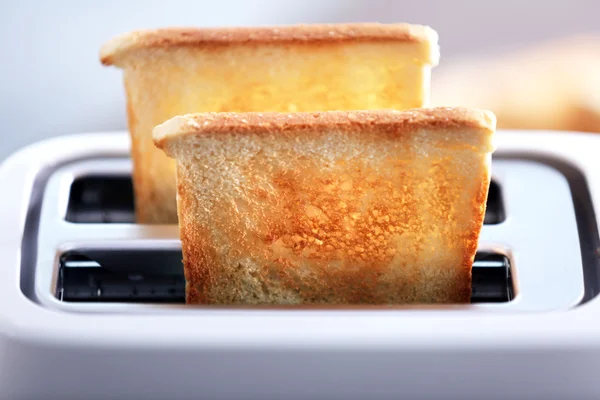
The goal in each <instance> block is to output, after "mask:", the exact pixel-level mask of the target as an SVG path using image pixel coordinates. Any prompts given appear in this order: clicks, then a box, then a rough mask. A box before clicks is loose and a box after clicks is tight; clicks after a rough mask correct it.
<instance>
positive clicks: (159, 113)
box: [101, 24, 439, 223]
mask: <svg viewBox="0 0 600 400" xmlns="http://www.w3.org/2000/svg"><path fill="white" fill-rule="evenodd" d="M438 58H439V52H438V45H437V34H436V33H435V31H433V30H432V29H430V28H428V27H423V26H418V25H408V24H393V25H381V24H348V25H308V26H282V27H268V28H235V29H234V28H226V29H212V28H211V29H193V28H180V29H158V30H150V31H141V32H133V33H130V34H126V35H123V36H119V37H117V38H115V39H113V40H111V41H110V42H108V43H107V44H106V45H105V46H104V47H103V48H102V50H101V61H102V63H104V64H106V65H116V66H118V67H120V68H122V69H123V70H124V80H125V88H126V93H127V102H128V106H127V112H128V120H129V130H130V133H131V137H132V158H133V162H134V172H133V176H134V186H135V193H136V213H137V219H138V221H139V222H140V223H176V222H177V214H176V203H175V191H176V190H175V172H174V169H175V168H174V163H173V162H172V161H171V160H169V159H167V158H166V157H165V156H164V154H162V153H161V152H159V151H157V150H156V149H155V148H154V146H153V145H152V129H153V128H154V127H155V126H156V125H157V124H159V123H162V122H164V121H166V120H167V119H169V118H171V117H174V116H176V115H180V114H185V113H192V112H248V111H258V112H262V111H280V112H296V111H299V112H300V111H328V110H352V109H378V108H396V109H404V108H416V107H422V106H424V105H426V104H427V102H428V100H429V92H430V91H429V80H430V69H431V67H432V66H433V65H437V63H438Z"/></svg>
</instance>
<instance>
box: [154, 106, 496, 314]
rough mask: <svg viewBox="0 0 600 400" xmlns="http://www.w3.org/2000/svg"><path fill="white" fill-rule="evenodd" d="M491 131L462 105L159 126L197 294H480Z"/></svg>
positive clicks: (373, 297)
mask: <svg viewBox="0 0 600 400" xmlns="http://www.w3.org/2000/svg"><path fill="white" fill-rule="evenodd" d="M494 131H495V116H494V115H493V114H491V113H489V112H487V111H481V110H473V109H461V108H454V109H450V108H448V109H447V108H439V109H417V110H408V111H395V110H389V111H385V110H379V111H357V112H336V111H331V112H318V113H293V114H286V113H199V114H192V115H186V116H179V117H175V118H173V119H171V120H169V121H166V122H165V123H163V124H161V125H159V126H157V127H156V128H155V130H154V141H155V144H156V146H157V147H159V148H161V149H162V150H163V151H164V152H165V153H166V154H167V155H168V156H170V157H172V158H174V159H175V160H177V182H178V211H179V225H180V238H181V241H182V247H183V257H184V265H185V276H186V280H187V291H186V294H187V302H188V303H190V304H311V303H312V304H315V303H316V304H406V303H466V302H469V300H470V296H471V268H472V263H473V259H474V256H475V253H476V249H477V244H478V238H479V233H480V230H481V227H482V224H483V218H484V214H485V207H486V200H487V194H488V188H489V182H490V162H491V153H492V152H493V150H494V148H493V144H492V138H493V133H494Z"/></svg>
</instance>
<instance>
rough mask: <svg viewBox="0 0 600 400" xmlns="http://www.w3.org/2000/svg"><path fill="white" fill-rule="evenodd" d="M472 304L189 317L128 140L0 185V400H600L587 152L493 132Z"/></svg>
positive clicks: (177, 263) (597, 171) (562, 138)
mask: <svg viewBox="0 0 600 400" xmlns="http://www.w3.org/2000/svg"><path fill="white" fill-rule="evenodd" d="M496 141H497V145H498V150H497V151H496V153H495V154H494V158H493V166H492V168H493V183H492V185H491V188H490V195H489V199H488V208H487V214H486V220H485V224H484V227H483V230H482V233H481V238H480V246H479V251H478V254H477V257H476V260H475V263H474V265H473V295H472V304H469V305H449V306H419V307H414V306H410V307H409V306H385V307H358V306H356V307H354V306H352V307H350V306H345V307H298V308H293V307H286V308H280V307H258V308H252V307H209V306H207V307H198V306H186V305H185V304H184V302H185V293H184V292H185V289H184V288H185V281H184V278H183V267H182V264H181V247H180V242H179V240H178V228H177V226H146V225H138V224H135V223H134V222H133V202H134V198H133V194H132V188H131V176H130V174H131V162H130V159H129V145H130V143H129V138H128V135H127V133H126V132H109V133H89V134H81V135H75V136H65V137H61V138H55V139H50V140H47V141H44V142H41V143H37V144H34V145H32V146H29V147H28V148H26V149H24V150H22V151H20V152H18V153H16V154H15V155H13V156H12V157H11V158H9V159H8V160H7V161H5V162H4V163H3V165H2V166H1V167H0V185H1V187H3V188H4V189H3V194H2V203H1V204H2V207H0V226H1V227H2V229H0V251H1V254H2V255H3V257H4V262H3V265H2V267H1V268H0V299H1V301H0V398H1V399H50V398H57V399H58V398H60V399H95V398H110V399H117V398H119V399H132V398H139V399H165V398H170V399H261V400H267V399H344V400H351V399H413V400H414V399H445V400H449V399H462V400H467V399H486V400H492V399H508V398H511V399H544V400H551V399H578V400H585V399H599V398H600V379H599V378H598V376H599V374H600V298H598V297H597V295H598V293H599V292H600V275H599V270H598V267H599V257H600V240H599V235H598V223H597V220H596V215H595V214H596V210H597V209H600V155H599V154H600V136H597V135H592V134H581V133H557V132H543V131H535V132H534V131H531V132H528V131H523V132H519V131H499V132H497V134H496Z"/></svg>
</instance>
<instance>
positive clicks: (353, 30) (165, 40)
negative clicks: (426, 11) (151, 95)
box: [100, 23, 439, 65]
mask: <svg viewBox="0 0 600 400" xmlns="http://www.w3.org/2000/svg"><path fill="white" fill-rule="evenodd" d="M344 41H352V42H360V41H362V42H379V41H394V42H410V43H428V44H430V45H431V48H432V49H431V50H432V51H431V55H430V60H429V61H430V62H431V63H432V64H437V63H438V59H439V54H438V48H437V42H438V35H437V33H436V32H435V31H434V30H433V29H432V28H430V27H428V26H422V25H414V24H406V23H398V24H379V23H352V24H314V25H282V26H268V27H231V28H193V27H178V28H161V29H148V30H139V31H133V32H129V33H125V34H122V35H119V36H116V37H115V38H113V39H112V40H110V41H108V42H107V43H105V44H104V46H102V48H101V50H100V60H101V62H102V64H104V65H119V64H120V63H121V61H122V60H123V59H124V58H126V57H127V56H128V55H130V54H132V53H135V51H136V50H140V49H148V48H169V47H182V46H210V45H213V46H214V45H231V44H242V45H245V44H250V43H253V44H266V43H282V44H286V43H296V44H297V43H312V44H314V43H332V42H344Z"/></svg>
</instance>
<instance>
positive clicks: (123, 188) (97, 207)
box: [66, 176, 505, 225]
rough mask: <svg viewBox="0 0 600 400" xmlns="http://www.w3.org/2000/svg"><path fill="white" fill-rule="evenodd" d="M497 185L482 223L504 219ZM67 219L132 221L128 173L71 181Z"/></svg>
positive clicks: (92, 221) (131, 197)
mask: <svg viewBox="0 0 600 400" xmlns="http://www.w3.org/2000/svg"><path fill="white" fill-rule="evenodd" d="M504 218H505V216H504V205H503V202H502V194H501V188H500V186H499V185H498V184H497V183H496V182H495V181H492V182H491V184H490V189H489V194H488V201H487V209H486V213H485V219H484V224H486V225H493V224H499V223H501V222H503V221H504ZM66 220H67V221H69V222H75V223H88V224H89V223H134V222H135V218H134V195H133V186H132V182H131V177H129V176H108V177H103V176H86V177H81V178H77V179H76V180H75V181H74V182H73V184H72V185H71V193H70V196H69V205H68V209H67V215H66Z"/></svg>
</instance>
